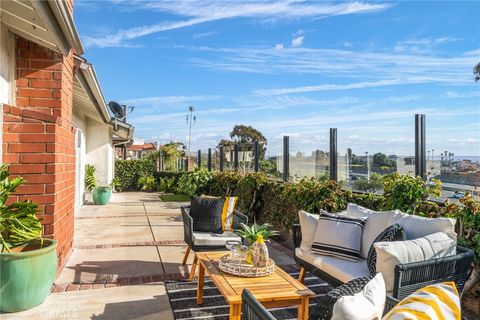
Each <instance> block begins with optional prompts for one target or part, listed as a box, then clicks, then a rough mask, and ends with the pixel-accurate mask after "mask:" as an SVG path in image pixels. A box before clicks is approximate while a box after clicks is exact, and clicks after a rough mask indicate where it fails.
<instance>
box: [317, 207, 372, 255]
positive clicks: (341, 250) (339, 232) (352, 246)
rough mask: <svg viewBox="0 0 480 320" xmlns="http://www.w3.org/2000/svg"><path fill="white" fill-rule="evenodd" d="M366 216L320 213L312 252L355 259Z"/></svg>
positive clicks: (358, 250) (358, 252)
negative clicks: (354, 216) (356, 216)
mask: <svg viewBox="0 0 480 320" xmlns="http://www.w3.org/2000/svg"><path fill="white" fill-rule="evenodd" d="M366 221H367V219H366V218H353V217H346V216H341V215H333V214H327V213H321V214H320V217H319V219H318V223H317V229H316V230H315V237H314V240H313V244H312V249H311V251H312V253H314V254H318V255H330V256H334V257H337V258H340V259H345V260H351V261H356V260H358V259H359V258H360V246H361V239H362V231H363V227H364V225H365V223H366Z"/></svg>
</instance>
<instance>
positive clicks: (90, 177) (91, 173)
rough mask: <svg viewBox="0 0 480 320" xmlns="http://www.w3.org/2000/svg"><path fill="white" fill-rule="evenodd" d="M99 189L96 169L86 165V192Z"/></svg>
mask: <svg viewBox="0 0 480 320" xmlns="http://www.w3.org/2000/svg"><path fill="white" fill-rule="evenodd" d="M96 187H97V178H96V177H95V167H94V166H93V165H91V164H86V165H85V190H87V191H92V190H93V189H94V188H96Z"/></svg>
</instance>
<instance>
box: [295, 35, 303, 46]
mask: <svg viewBox="0 0 480 320" xmlns="http://www.w3.org/2000/svg"><path fill="white" fill-rule="evenodd" d="M303 39H304V36H300V37H296V38H293V39H292V47H294V48H295V47H300V46H301V45H302V44H303Z"/></svg>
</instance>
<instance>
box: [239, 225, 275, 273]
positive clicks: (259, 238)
mask: <svg viewBox="0 0 480 320" xmlns="http://www.w3.org/2000/svg"><path fill="white" fill-rule="evenodd" d="M271 227H272V226H271V225H270V224H268V223H264V224H262V225H258V224H256V223H255V222H254V223H253V225H252V226H251V227H249V226H248V225H246V224H244V223H242V224H241V228H240V229H238V230H236V233H237V234H238V235H239V236H241V237H242V238H244V239H245V240H246V241H247V242H248V243H250V253H251V258H252V263H253V265H254V266H256V267H266V266H267V263H268V258H269V255H268V248H267V245H266V244H265V241H266V240H267V239H268V238H270V237H271V236H275V235H278V234H279V233H278V232H277V231H275V230H272V229H271Z"/></svg>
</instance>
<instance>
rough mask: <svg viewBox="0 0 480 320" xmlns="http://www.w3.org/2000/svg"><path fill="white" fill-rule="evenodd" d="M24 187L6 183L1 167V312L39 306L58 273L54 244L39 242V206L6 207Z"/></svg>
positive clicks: (25, 203)
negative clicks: (19, 188)
mask: <svg viewBox="0 0 480 320" xmlns="http://www.w3.org/2000/svg"><path fill="white" fill-rule="evenodd" d="M22 183H23V179H22V178H14V179H11V180H10V179H9V174H8V170H7V167H6V166H5V165H2V166H0V207H1V208H0V284H1V285H0V297H1V299H0V312H17V311H22V310H27V309H30V308H33V307H35V306H37V305H39V304H40V303H42V302H43V301H44V300H45V299H46V298H47V296H48V294H49V293H50V290H51V288H52V285H53V282H54V280H55V276H56V273H57V253H56V246H57V242H56V241H55V240H50V239H44V238H42V225H41V223H40V219H38V218H37V216H36V212H37V208H38V206H37V205H36V204H34V203H32V202H30V201H19V202H13V203H11V204H8V202H7V199H8V197H9V196H10V194H11V193H13V192H15V190H16V189H17V187H18V186H20V185H21V184H22Z"/></svg>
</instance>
